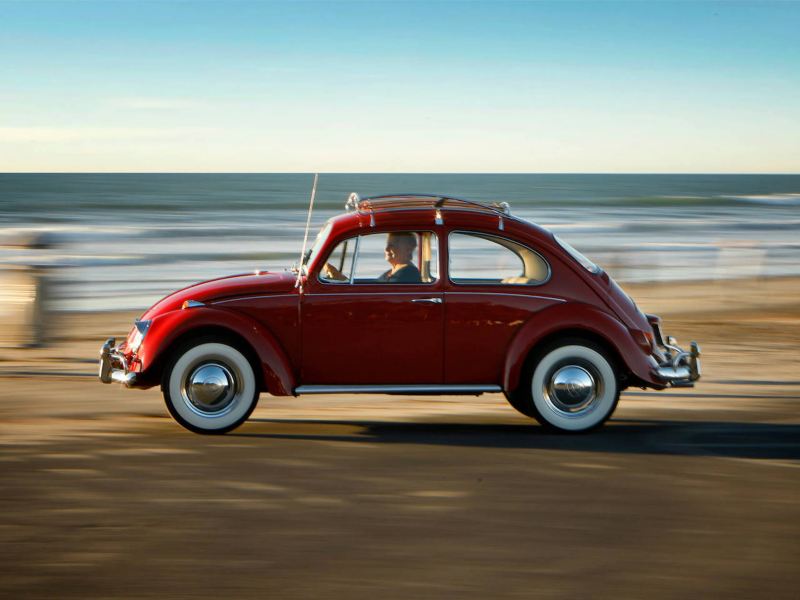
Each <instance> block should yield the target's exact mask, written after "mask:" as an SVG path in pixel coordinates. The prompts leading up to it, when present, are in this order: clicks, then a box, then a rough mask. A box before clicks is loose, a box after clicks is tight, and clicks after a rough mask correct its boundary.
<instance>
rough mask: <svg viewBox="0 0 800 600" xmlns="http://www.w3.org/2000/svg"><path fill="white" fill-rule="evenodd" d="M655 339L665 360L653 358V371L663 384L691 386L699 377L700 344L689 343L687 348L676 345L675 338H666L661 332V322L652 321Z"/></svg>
mask: <svg viewBox="0 0 800 600" xmlns="http://www.w3.org/2000/svg"><path fill="white" fill-rule="evenodd" d="M652 325H653V333H654V334H655V341H656V344H657V345H658V346H659V348H660V349H661V350H662V353H663V356H664V357H666V360H663V361H661V362H658V361H656V360H655V359H653V362H654V363H655V367H654V368H653V373H654V374H655V376H656V377H657V378H658V379H660V380H662V381H663V382H664V384H665V385H671V386H673V387H693V386H694V382H695V381H697V380H698V379H700V375H701V371H700V346H699V345H698V344H697V342H691V343H690V344H689V350H684V349H683V348H681V347H680V346H678V344H677V342H676V341H675V338H673V337H671V336H668V337H667V338H666V339H665V338H664V337H663V335H662V333H661V324H660V323H658V322H654V323H652Z"/></svg>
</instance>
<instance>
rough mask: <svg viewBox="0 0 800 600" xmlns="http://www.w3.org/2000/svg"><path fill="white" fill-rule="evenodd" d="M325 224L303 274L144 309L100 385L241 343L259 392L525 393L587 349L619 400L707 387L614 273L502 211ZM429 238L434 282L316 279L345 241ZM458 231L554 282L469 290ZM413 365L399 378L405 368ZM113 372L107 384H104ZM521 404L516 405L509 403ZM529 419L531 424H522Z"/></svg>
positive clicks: (214, 285)
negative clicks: (194, 352)
mask: <svg viewBox="0 0 800 600" xmlns="http://www.w3.org/2000/svg"><path fill="white" fill-rule="evenodd" d="M353 207H354V210H351V211H349V212H346V213H345V214H342V215H339V216H337V217H334V218H333V219H331V220H330V221H329V232H328V235H327V238H326V239H325V240H324V244H323V245H322V246H321V248H318V249H317V250H316V251H315V252H314V254H313V255H312V257H311V259H310V261H309V262H308V264H307V265H306V267H305V270H304V274H302V275H300V276H298V274H297V273H294V272H290V271H286V272H258V273H255V274H246V275H237V276H232V277H225V278H221V279H215V280H211V281H207V282H203V283H200V284H197V285H193V286H190V287H187V288H184V289H182V290H180V291H177V292H175V293H173V294H171V295H169V296H167V297H166V298H164V299H162V300H160V301H159V302H157V303H156V304H155V305H153V306H152V307H151V308H150V309H149V310H147V311H146V312H145V313H144V314H143V315H142V317H141V319H140V322H143V323H147V324H148V325H147V328H146V330H145V332H144V335H142V336H141V337H142V338H143V339H141V340H140V341H139V343H138V344H135V343H134V342H135V341H136V338H137V336H138V335H139V333H137V332H138V331H139V330H137V328H136V327H135V328H134V329H133V330H132V331H131V333H130V335H129V336H128V339H127V340H126V341H125V342H124V343H123V344H121V345H120V346H118V347H116V348H115V347H114V346H113V340H112V341H110V344H107V345H106V347H104V352H105V357H104V358H103V359H101V379H104V380H116V381H122V382H124V383H125V384H126V385H128V386H129V387H138V388H147V387H151V386H155V385H163V381H164V369H165V368H166V366H167V364H168V363H169V361H170V359H171V357H172V355H173V353H174V352H175V350H176V348H179V347H181V346H182V345H184V344H185V343H186V342H187V340H191V339H193V338H199V337H207V336H218V337H220V338H223V339H228V340H231V341H232V343H235V344H236V345H237V346H238V347H240V348H241V349H243V351H244V352H245V353H246V354H247V355H248V358H249V359H250V360H251V362H252V363H254V366H255V367H257V369H255V371H256V379H257V384H258V388H259V390H260V391H264V392H269V393H270V394H273V395H276V396H286V395H299V394H302V393H305V392H314V391H329V392H336V391H345V392H357V391H372V392H375V391H377V392H380V391H386V392H389V393H404V392H406V393H407V392H414V391H419V392H424V393H469V394H475V393H480V392H482V391H503V392H505V393H506V394H507V395H512V394H513V393H514V391H515V390H517V389H518V388H519V387H520V384H521V378H522V377H524V373H525V368H526V361H528V360H529V358H530V357H531V356H533V355H534V354H535V353H536V352H537V349H539V348H543V347H546V346H548V345H552V344H553V343H554V342H556V341H557V340H559V339H565V338H569V339H573V338H580V339H584V340H586V341H587V344H590V345H591V346H592V347H598V348H600V349H602V351H603V353H606V354H607V355H608V357H609V359H610V361H612V362H613V363H614V365H615V369H616V372H617V375H618V382H619V388H620V389H624V388H625V387H628V386H641V387H650V388H655V389H662V388H664V387H667V386H669V385H671V384H677V385H691V383H692V382H693V381H694V380H696V379H697V378H698V377H699V363H698V361H697V356H698V355H699V351H697V349H696V347H693V350H692V351H691V352H685V351H683V350H681V349H679V348H676V347H675V346H674V344H668V343H667V342H666V341H665V340H664V339H663V338H662V335H661V331H660V320H659V319H658V318H657V317H653V316H648V315H645V314H643V313H642V312H641V311H640V310H639V309H638V308H637V307H636V305H635V304H634V302H633V301H632V300H631V299H630V298H629V297H628V295H627V294H626V293H625V292H624V291H623V290H622V289H621V288H620V287H619V286H618V285H617V284H616V283H615V282H614V280H613V279H612V278H611V277H609V276H608V275H607V274H606V273H605V272H592V271H590V270H588V269H587V268H585V267H584V266H583V265H582V264H580V263H579V262H578V261H577V260H576V259H575V258H574V257H573V255H571V254H570V253H569V252H567V251H566V250H565V248H564V247H563V246H562V245H561V244H560V243H559V241H558V240H557V239H556V238H555V237H554V236H553V234H552V233H551V232H549V231H547V230H546V229H544V228H542V227H539V226H537V225H535V224H532V223H530V222H528V221H525V220H522V219H517V218H515V217H513V216H512V215H510V214H509V213H508V212H507V211H505V210H504V209H502V208H499V207H496V206H484V205H477V204H473V203H470V202H466V201H461V200H456V199H450V198H445V197H440V196H431V197H428V196H412V195H404V196H392V197H380V198H373V199H367V200H361V201H357V202H356V203H355V205H354V206H353ZM407 230H425V231H427V232H433V234H434V235H435V236H436V238H437V240H438V249H439V251H438V273H439V274H440V276H439V277H438V278H437V280H436V281H435V282H433V283H420V284H405V285H403V286H397V285H396V284H393V283H374V284H372V285H369V286H358V285H342V284H340V283H332V282H329V281H325V280H323V279H322V278H320V277H319V273H320V270H321V269H322V267H323V265H324V264H325V263H326V260H327V257H328V254H329V253H330V252H331V251H332V250H333V249H334V248H335V247H336V246H337V244H338V243H339V242H341V241H342V240H345V239H347V238H352V237H353V236H357V235H359V234H372V233H391V232H393V231H407ZM451 232H470V233H478V234H483V235H486V236H493V237H497V238H506V239H508V240H512V241H513V242H515V243H517V244H521V245H524V246H526V247H527V248H530V249H532V250H534V251H535V252H536V253H538V254H539V255H540V256H541V257H542V258H543V259H544V260H545V261H546V263H547V265H549V276H548V277H547V278H546V280H545V281H543V282H541V283H539V284H537V285H507V284H501V283H499V282H498V283H496V284H492V283H488V284H485V283H484V284H477V285H464V284H461V283H454V282H453V281H452V280H451V278H450V277H449V276H448V266H449V261H448V249H449V248H448V240H449V234H450V233H451ZM398 364H401V365H403V368H402V369H398V368H397V365H398ZM103 369H105V373H103V372H102V371H103ZM512 404H513V402H512ZM523 412H524V411H523Z"/></svg>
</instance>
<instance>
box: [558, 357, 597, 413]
mask: <svg viewBox="0 0 800 600" xmlns="http://www.w3.org/2000/svg"><path fill="white" fill-rule="evenodd" d="M598 395H599V394H598V385H597V382H596V381H595V378H594V376H593V375H592V374H591V373H590V372H589V371H587V370H586V369H584V368H583V367H579V366H578V365H567V366H565V367H561V368H560V369H558V370H557V371H555V372H554V373H553V374H552V376H551V377H550V381H549V382H548V383H547V385H546V387H545V398H546V399H547V402H548V403H549V404H550V406H552V407H553V408H554V409H555V410H557V411H558V412H562V413H568V414H571V415H574V414H575V413H579V412H582V411H585V410H587V409H589V408H591V406H592V404H593V403H594V401H595V400H596V399H597V397H598Z"/></svg>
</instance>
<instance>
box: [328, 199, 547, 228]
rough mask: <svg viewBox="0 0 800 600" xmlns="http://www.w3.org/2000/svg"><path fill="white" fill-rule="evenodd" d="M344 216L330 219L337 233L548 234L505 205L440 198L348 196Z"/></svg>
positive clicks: (503, 203) (502, 203)
mask: <svg viewBox="0 0 800 600" xmlns="http://www.w3.org/2000/svg"><path fill="white" fill-rule="evenodd" d="M345 209H346V212H345V213H344V214H342V215H339V216H337V217H334V218H333V219H331V221H332V222H333V223H334V224H335V230H336V231H337V232H344V231H348V230H351V229H356V228H367V227H368V228H372V227H383V226H387V227H414V228H418V227H424V226H432V225H452V226H457V227H476V228H481V229H489V230H492V229H494V230H497V231H499V232H503V231H504V230H506V228H507V227H509V226H510V227H509V228H510V229H511V230H513V233H515V234H517V235H523V236H531V237H533V238H539V239H541V238H549V237H550V234H549V232H548V231H547V230H546V229H544V228H542V227H540V226H538V225H536V224H534V223H532V222H530V221H528V220H526V219H522V218H520V217H517V216H515V215H513V214H512V213H511V207H510V205H509V204H508V203H507V202H493V203H488V204H487V203H481V202H475V201H473V200H466V199H464V198H456V197H454V196H448V195H443V194H386V195H381V196H369V197H366V198H360V197H359V196H358V194H355V193H354V194H350V197H349V198H348V199H347V202H346V203H345Z"/></svg>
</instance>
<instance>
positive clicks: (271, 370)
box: [137, 306, 296, 396]
mask: <svg viewBox="0 0 800 600" xmlns="http://www.w3.org/2000/svg"><path fill="white" fill-rule="evenodd" d="M208 328H215V329H225V330H228V331H230V332H231V333H233V334H235V335H238V336H239V337H241V338H243V339H244V340H245V341H246V342H247V343H248V344H249V345H250V346H251V347H252V348H253V350H254V351H255V352H256V354H257V355H258V359H259V361H260V362H261V368H262V371H263V375H264V382H265V384H266V387H267V390H268V391H269V393H270V394H273V395H275V396H288V395H291V394H292V392H293V390H294V388H295V387H296V379H295V376H294V373H293V371H292V367H291V363H290V362H289V359H288V358H287V356H286V353H285V352H284V350H283V348H282V347H281V345H280V344H279V343H278V341H277V340H276V339H275V337H274V336H273V335H272V333H270V332H269V331H268V330H267V329H266V328H265V327H264V326H263V325H261V324H260V323H259V322H258V321H255V320H253V319H250V318H249V317H246V316H244V315H241V314H239V313H235V312H232V311H229V310H226V309H224V308H214V307H208V306H202V307H196V308H187V309H180V310H174V311H170V312H167V313H164V314H161V315H159V316H157V317H155V318H154V319H153V322H152V323H151V325H150V329H149V330H148V332H147V336H146V337H145V339H144V341H143V342H142V345H141V347H140V348H139V351H138V353H137V357H138V359H139V362H140V363H141V370H142V373H143V374H144V375H145V378H146V379H147V377H146V375H147V371H148V369H149V368H151V367H153V366H154V365H158V364H163V361H164V360H166V359H167V358H168V357H167V356H165V352H166V350H167V349H168V348H169V347H170V346H171V345H172V344H173V343H174V342H175V341H176V340H177V339H179V338H180V337H182V336H184V335H186V334H190V333H191V332H192V331H198V332H200V331H201V330H203V329H208ZM150 379H152V378H150Z"/></svg>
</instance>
